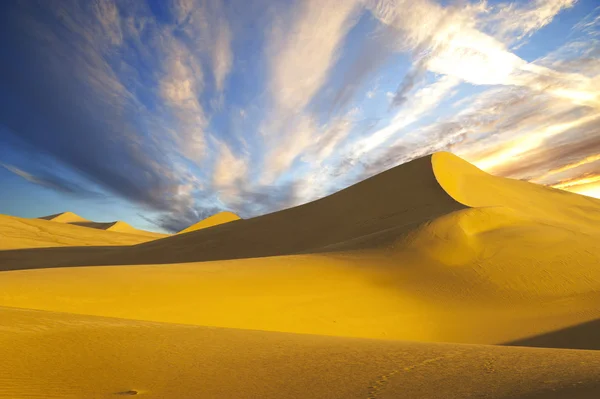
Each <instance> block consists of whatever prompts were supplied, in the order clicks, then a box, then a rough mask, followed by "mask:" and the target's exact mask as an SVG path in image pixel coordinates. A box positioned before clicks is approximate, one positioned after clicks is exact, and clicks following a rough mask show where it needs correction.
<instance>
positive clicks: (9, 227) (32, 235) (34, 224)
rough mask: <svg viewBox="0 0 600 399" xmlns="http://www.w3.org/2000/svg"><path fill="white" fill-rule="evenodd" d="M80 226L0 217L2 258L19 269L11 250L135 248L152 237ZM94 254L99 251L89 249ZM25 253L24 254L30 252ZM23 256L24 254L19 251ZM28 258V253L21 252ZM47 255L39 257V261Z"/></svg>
mask: <svg viewBox="0 0 600 399" xmlns="http://www.w3.org/2000/svg"><path fill="white" fill-rule="evenodd" d="M78 223H88V222H73V223H72V222H68V223H56V222H54V221H49V220H44V219H26V218H19V217H14V216H6V215H0V254H2V255H0V257H3V256H4V257H5V258H4V260H5V262H7V263H9V264H12V265H15V266H17V265H18V264H20V262H19V260H18V258H17V259H14V258H11V257H10V255H9V253H15V252H12V251H7V250H9V249H13V250H14V249H18V250H19V251H23V248H28V250H31V248H44V249H48V247H72V246H88V247H94V246H123V245H135V244H139V243H142V242H146V241H149V240H151V239H152V237H150V236H144V235H139V234H128V233H116V232H109V231H104V230H98V229H90V228H87V227H82V226H78V225H77V224H78ZM90 249H91V250H92V252H93V253H98V251H97V250H95V249H93V248H90ZM28 250H25V251H28ZM16 253H17V254H18V253H22V252H16ZM71 253H72V252H71ZM22 254H24V255H26V252H25V253H22ZM43 258H44V256H41V257H39V260H41V259H43Z"/></svg>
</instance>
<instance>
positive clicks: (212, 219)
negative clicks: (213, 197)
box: [177, 211, 241, 234]
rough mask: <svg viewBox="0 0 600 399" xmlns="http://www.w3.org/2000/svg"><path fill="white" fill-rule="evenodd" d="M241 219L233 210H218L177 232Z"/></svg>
mask: <svg viewBox="0 0 600 399" xmlns="http://www.w3.org/2000/svg"><path fill="white" fill-rule="evenodd" d="M239 219H241V218H240V217H239V216H238V215H236V214H235V213H233V212H227V211H225V212H219V213H217V214H215V215H212V216H209V217H207V218H206V219H203V220H201V221H199V222H198V223H194V224H193V225H191V226H189V227H186V228H185V229H183V230H181V231H180V232H178V233H177V234H183V233H189V232H190V231H196V230H201V229H206V228H208V227H213V226H217V225H220V224H224V223H229V222H233V221H235V220H239Z"/></svg>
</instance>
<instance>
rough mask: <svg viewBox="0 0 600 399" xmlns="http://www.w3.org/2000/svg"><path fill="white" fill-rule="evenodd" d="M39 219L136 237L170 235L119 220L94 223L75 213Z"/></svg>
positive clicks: (58, 214)
mask: <svg viewBox="0 0 600 399" xmlns="http://www.w3.org/2000/svg"><path fill="white" fill-rule="evenodd" d="M38 219H42V220H49V221H52V222H58V223H66V224H72V225H75V226H81V227H89V228H92V229H98V230H106V231H114V232H118V233H126V234H136V235H141V236H146V237H153V238H163V237H167V236H168V234H162V233H154V232H152V231H146V230H140V229H136V228H135V227H133V226H131V225H130V224H128V223H126V222H123V221H120V220H118V221H116V222H93V221H91V220H88V219H85V218H82V217H81V216H79V215H77V214H75V213H73V212H63V213H57V214H54V215H48V216H42V217H40V218H38Z"/></svg>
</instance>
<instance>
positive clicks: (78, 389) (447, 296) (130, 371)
mask: <svg viewBox="0 0 600 399" xmlns="http://www.w3.org/2000/svg"><path fill="white" fill-rule="evenodd" d="M5 218H8V217H5ZM71 218H72V216H71ZM209 219H210V218H209ZM1 220H2V219H0V221H1ZM214 220H219V218H215V219H214ZM32 223H33V221H32ZM37 223H47V224H50V225H58V224H57V223H53V222H47V221H42V220H38V221H37ZM74 223H87V222H86V221H74ZM201 223H202V222H201ZM201 223H199V224H196V225H193V226H191V227H194V226H198V225H200V224H201ZM205 226H206V225H205ZM598 226H600V201H599V200H595V199H592V198H588V197H583V196H579V195H576V194H572V193H567V192H563V191H559V190H555V189H551V188H546V187H542V186H538V185H535V184H531V183H526V182H522V181H515V180H511V179H504V178H499V177H494V176H491V175H489V174H487V173H484V172H483V171H481V170H479V169H477V168H476V167H474V166H473V165H470V164H469V163H467V162H465V161H463V160H461V159H460V158H458V157H456V156H454V155H451V154H449V153H437V154H434V155H433V156H428V157H424V158H421V159H418V160H415V161H412V162H409V163H407V164H405V165H400V166H398V167H396V168H394V169H391V170H389V171H387V172H384V173H381V174H379V175H377V176H374V177H372V178H370V179H367V180H365V181H363V182H361V183H358V184H356V185H354V186H352V187H349V188H347V189H345V190H342V191H340V192H338V193H335V194H333V195H331V196H328V197H326V198H323V199H320V200H317V201H314V202H311V203H308V204H305V205H302V206H298V207H295V208H291V209H287V210H283V211H280V212H275V213H272V214H268V215H264V216H261V217H257V218H252V219H240V220H236V221H234V222H229V223H222V224H215V225H212V226H210V228H198V229H197V230H195V231H188V232H186V233H185V234H177V235H174V236H170V237H167V238H163V239H158V240H154V241H151V242H145V243H140V244H137V245H133V246H122V247H116V246H110V247H109V246H104V247H84V244H75V245H77V247H62V248H30V249H20V250H3V251H0V270H5V271H7V272H5V273H2V276H1V277H2V278H0V306H4V307H5V308H4V309H0V318H2V317H3V320H10V321H9V322H7V323H5V326H7V327H4V326H0V359H2V358H5V359H11V360H10V362H9V363H5V364H4V365H3V363H2V361H1V360H0V387H1V386H3V383H2V375H3V374H5V375H8V376H9V377H8V379H7V380H6V381H7V383H5V384H4V386H6V387H8V388H4V391H2V389H3V388H0V397H3V395H4V397H7V398H9V397H14V396H15V392H18V391H19V390H24V391H23V392H25V393H26V394H27V395H29V396H27V395H25V394H21V395H22V396H23V397H36V395H37V396H38V397H39V396H40V395H44V389H45V390H46V391H45V392H50V393H52V394H54V393H56V395H55V396H58V397H68V395H71V397H78V396H80V397H107V398H108V397H112V395H115V394H118V393H122V394H123V395H125V393H128V392H133V391H135V392H136V393H140V394H143V395H148V397H156V398H164V397H178V398H186V397H189V398H195V397H198V395H197V394H198V392H201V393H202V395H200V397H226V398H229V397H232V398H234V397H235V398H238V397H240V398H244V397H247V398H254V397H261V398H268V397H273V398H276V397H277V398H279V397H285V398H287V397H289V398H311V397H328V398H329V397H331V398H340V399H341V398H370V399H373V398H375V399H383V398H400V397H407V398H444V399H447V398H457V399H458V398H461V399H462V398H477V397H488V398H498V399H501V398H502V399H508V398H528V399H542V398H544V399H548V398H550V399H558V398H574V399H584V398H586V399H592V398H597V397H600V374H599V373H598V370H599V369H600V368H599V366H600V353H598V352H592V351H575V350H556V349H553V350H545V349H533V348H522V347H499V346H485V345H484V346H481V345H460V344H461V343H463V344H507V345H532V346H547V347H557V348H579V349H596V348H598V344H597V342H596V341H597V339H596V338H595V337H597V332H598V324H597V322H596V320H599V319H600V306H599V304H600V267H598V265H599V264H600V229H598ZM68 227H69V228H71V229H82V230H86V231H95V230H93V229H84V228H83V227H79V226H72V225H68ZM19 228H22V229H24V227H23V226H20V227H15V231H17V230H18V229H19ZM1 231H2V230H1V229H0V232H1ZM98 232H102V233H104V234H119V233H115V232H112V233H109V232H106V231H102V230H99V231H98ZM19 234H23V233H19ZM28 234H29V233H28ZM31 240H32V242H34V241H35V240H34V238H31ZM102 265H103V266H105V267H100V266H102ZM67 266H69V267H67ZM86 266H87V267H86ZM26 269H38V270H26ZM19 309H20V310H19ZM23 309H30V310H23ZM32 309H35V310H37V311H38V312H36V311H34V310H32ZM106 317H108V318H109V319H106ZM208 326H212V327H223V328H225V329H223V328H221V329H215V328H210V327H208ZM252 330H254V331H252ZM256 330H261V331H256ZM283 333H287V334H283ZM3 337H4V338H5V339H6V340H7V341H6V342H9V343H12V344H10V345H2V343H1V340H2V338H3ZM365 338H368V339H365ZM401 340H410V341H421V343H407V342H401ZM440 342H447V343H449V342H451V343H452V344H441V343H440ZM67 343H68V344H70V345H68V344H67ZM72 343H74V344H72ZM22 348H25V349H22ZM65 348H66V349H65ZM83 348H85V349H83ZM82 351H83V352H82ZM59 352H60V356H59V355H58V353H59ZM82 353H83V354H82ZM300 353H303V355H302V356H301V355H300ZM18 354H19V355H20V356H21V358H17V357H16V356H17V355H18ZM15 359H18V360H15ZM22 359H25V360H22ZM63 359H64V360H63ZM77 359H85V362H84V363H85V367H77V366H75V364H76V363H77ZM113 359H117V360H116V361H115V360H113ZM47 364H52V365H53V366H52V367H50V368H47V367H46V365H47ZM32 365H33V366H32ZM115 365H117V366H115ZM173 365H177V366H175V367H173ZM2 367H5V370H9V371H8V372H7V373H4V372H3V369H2ZM31 367H33V368H31ZM45 367H46V368H45ZM86 367H89V368H87V369H86ZM89 369H93V370H101V372H98V373H91V374H90V373H89V372H86V371H85V370H89ZM32 370H33V371H32ZM49 370H62V371H63V374H64V375H66V376H68V377H65V380H64V381H61V382H60V383H56V382H55V381H56V378H55V377H53V376H54V374H52V372H51V371H49ZM157 370H161V371H160V372H159V371H157ZM28 375H36V376H40V377H39V378H40V381H42V383H38V384H37V385H36V383H34V382H32V381H31V379H29V377H27V376H28ZM157 375H160V376H161V377H160V378H163V379H160V378H157ZM228 378H231V379H232V380H234V381H235V383H232V384H228V383H227V382H226V380H224V379H228ZM175 380H176V381H177V384H173V383H172V381H175ZM43 381H46V382H43ZM161 381H162V382H161ZM260 381H266V383H264V384H262V383H259V382H260ZM309 381H312V383H309ZM40 384H43V385H40ZM46 394H47V393H46ZM11 395H12V396H11ZM48 395H49V394H48ZM61 395H62V396H61ZM94 395H96V396H94ZM17 397H18V396H17ZM49 397H52V395H49Z"/></svg>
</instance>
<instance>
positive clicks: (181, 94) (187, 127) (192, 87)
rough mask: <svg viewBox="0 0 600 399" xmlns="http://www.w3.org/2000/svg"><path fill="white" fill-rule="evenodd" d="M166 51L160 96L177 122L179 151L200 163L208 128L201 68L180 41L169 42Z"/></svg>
mask: <svg viewBox="0 0 600 399" xmlns="http://www.w3.org/2000/svg"><path fill="white" fill-rule="evenodd" d="M165 50H166V51H167V54H165V61H164V62H165V66H164V68H165V74H164V75H163V76H162V77H161V80H160V95H161V97H162V99H163V100H164V104H165V105H166V106H168V107H169V109H170V111H171V113H172V114H173V116H174V117H175V119H176V123H177V126H176V128H175V130H173V131H174V132H176V134H175V141H176V142H177V143H178V146H179V148H180V150H181V151H182V153H183V154H184V155H185V156H186V157H187V158H189V159H190V160H194V161H198V160H200V159H202V157H203V156H204V149H205V138H204V131H205V129H206V126H207V124H208V122H207V119H206V116H205V114H204V110H203V108H202V105H201V104H200V100H199V97H200V94H201V92H202V89H203V85H204V82H203V74H202V66H201V64H200V63H199V62H198V61H197V60H196V59H195V58H194V57H193V56H192V55H189V54H188V52H187V49H186V48H185V47H184V46H182V45H181V44H180V43H179V42H178V41H177V39H174V38H169V46H168V50H167V49H165Z"/></svg>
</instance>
